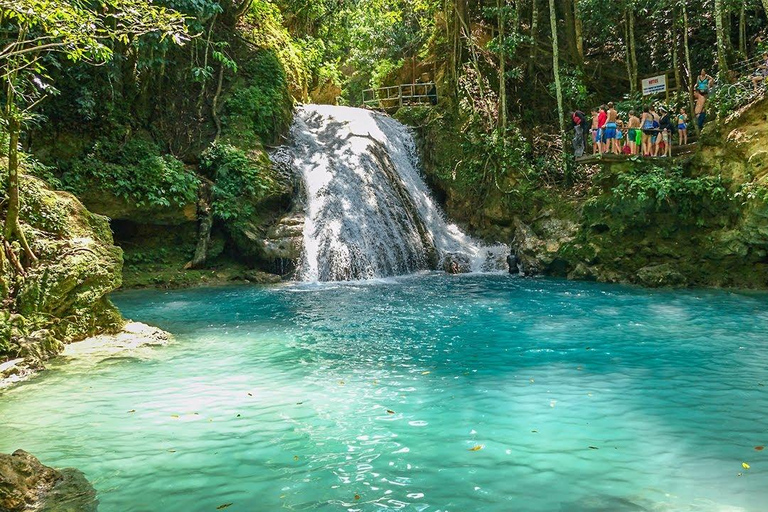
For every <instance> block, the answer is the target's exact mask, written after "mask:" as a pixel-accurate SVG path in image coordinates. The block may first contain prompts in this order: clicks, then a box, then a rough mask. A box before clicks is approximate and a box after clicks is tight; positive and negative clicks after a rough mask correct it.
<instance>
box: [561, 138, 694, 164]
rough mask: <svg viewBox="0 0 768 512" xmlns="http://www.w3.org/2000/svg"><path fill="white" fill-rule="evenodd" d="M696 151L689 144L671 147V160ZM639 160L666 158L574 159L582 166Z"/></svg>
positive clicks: (600, 156)
mask: <svg viewBox="0 0 768 512" xmlns="http://www.w3.org/2000/svg"><path fill="white" fill-rule="evenodd" d="M695 149H696V143H695V142H691V143H690V144H685V145H683V146H680V145H677V146H674V145H673V146H672V159H673V160H674V159H675V158H680V157H683V156H685V155H690V154H691V153H693V152H694V151H695ZM635 157H636V158H640V159H645V160H648V159H652V160H658V159H661V160H666V159H668V157H664V156H661V155H659V156H640V155H623V154H622V155H617V154H614V153H603V154H600V153H596V154H594V155H592V154H590V155H584V156H580V157H579V158H577V159H576V163H577V164H584V165H593V164H607V163H616V162H626V161H627V160H629V159H631V158H635Z"/></svg>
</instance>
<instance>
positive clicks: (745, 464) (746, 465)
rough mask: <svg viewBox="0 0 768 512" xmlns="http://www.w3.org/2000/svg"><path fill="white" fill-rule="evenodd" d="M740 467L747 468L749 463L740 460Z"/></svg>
mask: <svg viewBox="0 0 768 512" xmlns="http://www.w3.org/2000/svg"><path fill="white" fill-rule="evenodd" d="M741 467H743V468H744V469H749V464H747V463H746V462H742V463H741Z"/></svg>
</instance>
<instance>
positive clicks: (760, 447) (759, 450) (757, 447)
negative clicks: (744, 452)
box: [755, 445, 765, 452]
mask: <svg viewBox="0 0 768 512" xmlns="http://www.w3.org/2000/svg"><path fill="white" fill-rule="evenodd" d="M755 450H757V451H758V452H761V451H763V450H765V446H762V445H761V446H755Z"/></svg>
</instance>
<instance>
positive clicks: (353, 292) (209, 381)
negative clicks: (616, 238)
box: [0, 274, 768, 512]
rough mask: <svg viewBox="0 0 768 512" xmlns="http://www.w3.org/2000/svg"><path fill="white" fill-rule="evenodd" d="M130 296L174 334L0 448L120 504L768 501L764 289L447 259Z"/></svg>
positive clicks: (21, 401)
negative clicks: (488, 270) (498, 271)
mask: <svg viewBox="0 0 768 512" xmlns="http://www.w3.org/2000/svg"><path fill="white" fill-rule="evenodd" d="M115 300H116V302H117V303H118V305H119V306H120V307H121V309H122V310H123V312H124V314H125V316H126V317H130V318H133V319H135V320H140V321H144V322H147V323H152V324H156V325H159V326H160V327H162V328H164V329H167V330H169V331H171V332H173V333H174V334H175V335H176V340H175V342H174V343H172V344H171V345H169V346H167V347H161V348H158V349H156V350H155V351H154V352H153V353H152V354H151V356H150V357H149V358H147V357H144V356H142V357H130V356H129V357H113V358H108V359H105V360H78V361H73V362H70V363H67V364H57V365H54V367H53V368H52V369H51V370H50V371H48V372H45V373H44V374H43V375H41V376H40V377H39V378H37V379H35V380H33V381H32V382H30V383H27V384H24V385H21V386H18V387H16V388H14V389H12V390H10V391H8V392H6V393H5V394H4V395H2V397H0V451H2V452H8V451H11V450H14V449H16V448H24V449H26V450H28V451H30V452H32V453H34V454H35V455H37V456H39V457H40V458H41V459H42V460H43V461H44V462H45V463H47V464H50V465H55V466H59V467H63V466H74V467H77V468H79V469H81V470H83V471H84V472H85V474H86V476H88V478H89V479H90V480H91V481H92V482H93V483H94V485H95V486H96V488H97V490H98V492H99V498H100V501H101V507H100V510H101V511H102V512H127V511H156V510H163V511H168V512H171V511H197V510H200V511H204V510H216V509H217V507H222V506H224V505H228V506H226V507H225V509H226V510H227V511H272V510H283V509H286V510H349V511H369V510H370V511H376V510H388V509H393V510H415V511H430V512H433V511H434V512H438V511H441V512H446V511H470V510H483V511H510V510H522V511H559V510H562V511H598V510H600V511H603V510H604V511H642V510H648V511H689V510H690V511H734V512H735V511H749V512H758V511H765V510H768V453H766V452H765V451H761V450H756V449H755V448H756V447H760V446H763V445H768V424H767V423H766V413H765V411H766V410H768V387H766V386H768V335H767V334H766V329H765V326H766V325H768V295H765V294H739V293H729V292H718V291H677V292H672V291H647V290H640V289H634V288H625V287H615V286H604V285H597V284H577V283H570V282H561V281H549V280H541V281H537V280H522V279H514V278H510V277H507V276H499V275H465V276H447V275H443V274H425V275H419V276H412V277H407V278H399V279H392V280H384V281H377V282H371V283H348V284H326V285H285V286H278V287H273V288H249V287H234V288H219V289H199V290H188V291H175V292H159V291H141V292H127V293H121V294H118V295H117V296H116V297H115ZM743 463H746V464H747V465H749V469H745V468H744V467H743V466H742V464H743ZM220 510H224V508H222V509H220Z"/></svg>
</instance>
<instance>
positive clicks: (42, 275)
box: [0, 176, 124, 362]
mask: <svg viewBox="0 0 768 512" xmlns="http://www.w3.org/2000/svg"><path fill="white" fill-rule="evenodd" d="M22 193H23V196H24V198H25V201H24V206H23V209H22V212H21V220H22V223H23V228H24V230H25V232H26V234H27V237H28V238H29V241H30V244H31V246H32V249H33V250H34V252H35V253H36V255H37V257H38V258H39V261H38V262H37V263H36V264H35V265H32V266H29V267H28V268H27V269H26V270H25V273H24V274H20V273H18V272H13V271H12V269H10V268H8V267H6V269H5V273H6V275H7V276H8V277H9V278H11V277H12V280H13V286H12V287H11V290H10V291H9V295H8V296H7V297H6V298H5V303H6V305H7V307H6V308H4V310H3V311H2V312H0V333H2V334H3V336H2V337H0V354H7V355H11V356H21V357H25V358H28V359H30V360H33V361H38V362H40V361H43V360H45V359H46V358H48V357H49V356H51V355H54V354H57V353H58V352H59V351H60V350H61V348H62V343H67V342H70V341H74V340H78V339H83V338H85V337H86V336H91V335H94V334H97V333H100V332H104V331H114V330H119V328H120V327H121V326H122V324H123V323H124V322H123V320H122V318H121V316H120V314H119V312H118V311H117V309H116V308H115V307H114V306H113V305H112V303H111V302H110V301H109V299H108V298H107V294H108V293H109V292H111V291H113V290H115V289H117V288H118V287H119V286H120V284H121V271H122V265H123V258H122V251H121V250H120V249H119V248H118V247H115V246H114V245H113V243H112V232H111V230H110V227H109V222H108V219H107V218H106V217H103V216H101V215H96V214H93V213H91V212H89V211H88V210H87V209H86V208H85V207H84V206H83V205H82V203H80V201H78V200H77V199H76V198H75V196H73V195H72V194H69V193H66V192H60V191H55V190H51V189H50V188H48V187H47V185H46V184H45V183H44V182H43V181H42V180H40V179H38V178H34V177H31V176H25V177H24V178H23V180H22Z"/></svg>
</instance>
